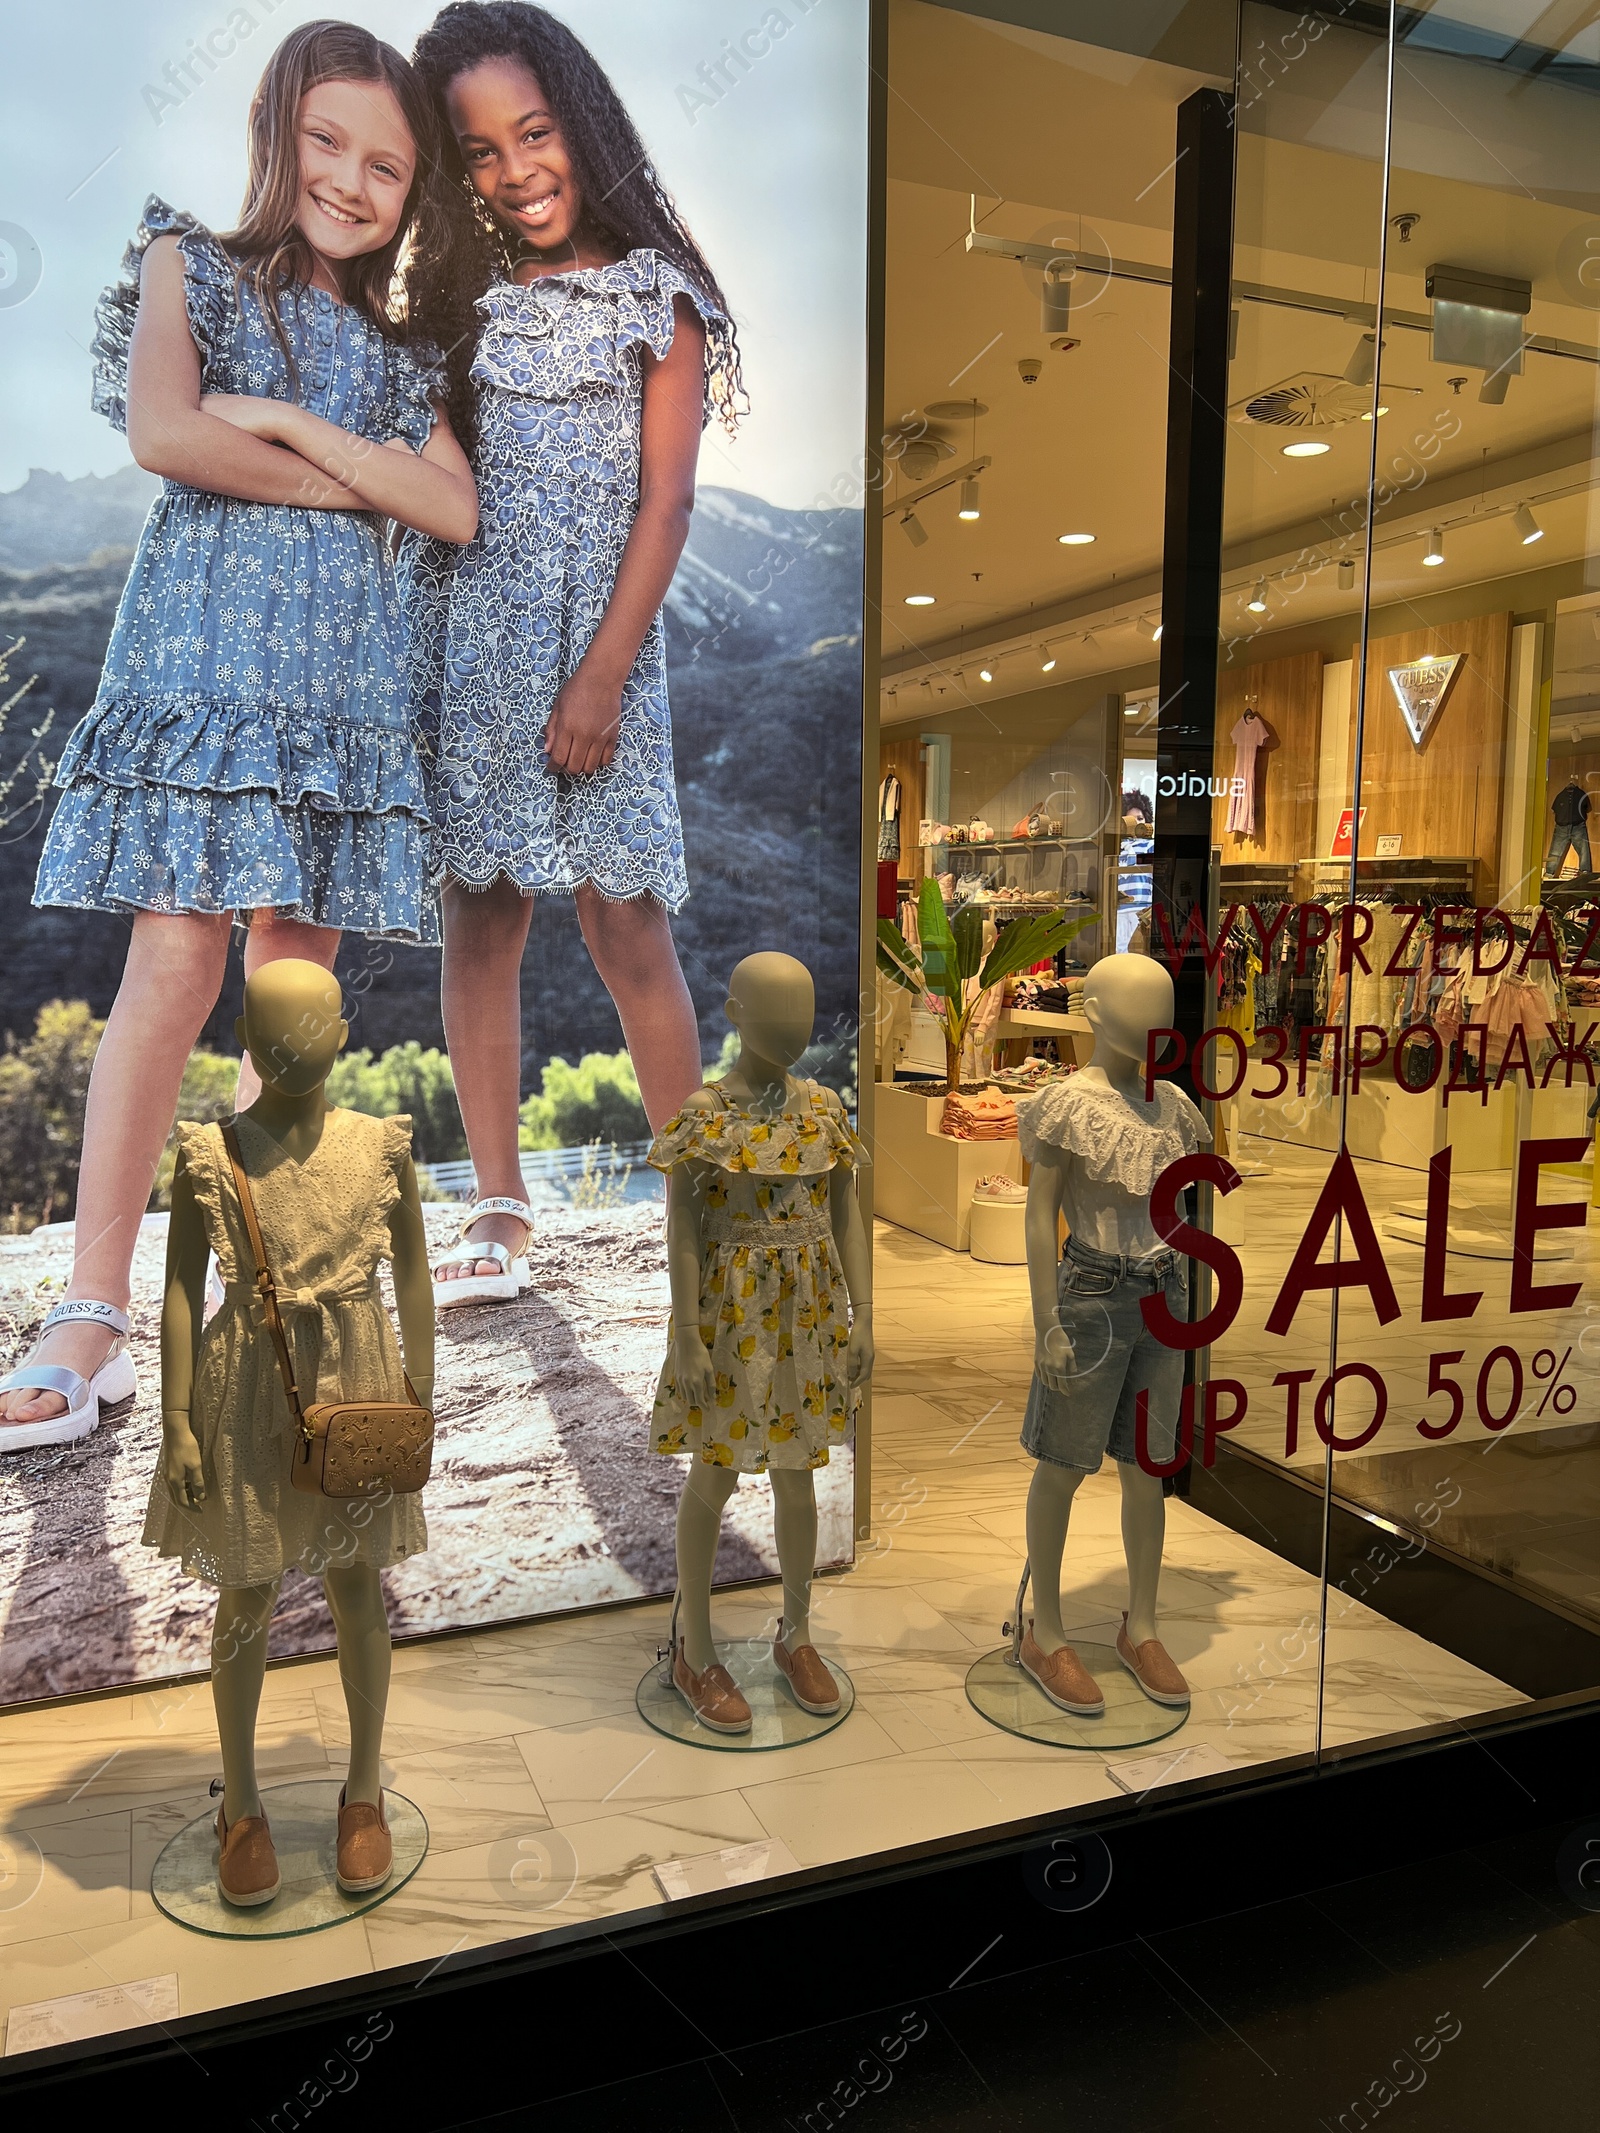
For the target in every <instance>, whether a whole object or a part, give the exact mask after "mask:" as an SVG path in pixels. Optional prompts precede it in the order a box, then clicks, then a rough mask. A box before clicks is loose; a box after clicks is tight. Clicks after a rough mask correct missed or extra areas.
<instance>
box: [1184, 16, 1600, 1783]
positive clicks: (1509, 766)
mask: <svg viewBox="0 0 1600 2133" xmlns="http://www.w3.org/2000/svg"><path fill="white" fill-rule="evenodd" d="M1533 13H1534V11H1532V10H1530V9H1528V8H1526V7H1517V6H1506V7H1497V6H1482V7H1476V8H1471V9H1465V8H1463V9H1454V10H1450V9H1447V10H1435V11H1433V12H1432V13H1430V14H1428V15H1426V16H1412V15H1406V16H1403V17H1401V18H1399V22H1398V26H1397V28H1396V29H1395V32H1394V37H1393V42H1392V44H1391V42H1390V40H1389V39H1388V38H1386V37H1385V36H1382V35H1374V34H1370V33H1367V32H1364V31H1361V30H1358V29H1353V28H1348V27H1343V26H1338V25H1333V24H1328V23H1323V24H1321V25H1320V26H1319V32H1318V35H1317V36H1316V38H1315V41H1312V40H1310V39H1308V38H1306V37H1304V36H1303V35H1291V34H1290V28H1291V25H1290V23H1289V21H1288V18H1286V16H1285V14H1284V13H1283V12H1282V11H1280V10H1277V9H1273V8H1266V7H1246V8H1245V9H1244V11H1243V29H1244V34H1243V37H1242V42H1241V50H1242V53H1243V54H1244V56H1245V57H1244V66H1243V71H1242V74H1241V93H1240V113H1239V142H1238V186H1237V201H1236V252H1235V266H1234V311H1235V319H1236V340H1235V348H1234V362H1233V367H1232V372H1231V382H1230V395H1229V398H1230V405H1229V433H1228V434H1229V442H1228V525H1227V540H1228V555H1227V568H1226V570H1225V573H1224V586H1223V607H1222V632H1223V651H1222V657H1221V662H1220V670H1219V689H1218V703H1217V723H1216V772H1217V776H1216V779H1215V781H1214V790H1215V791H1216V794H1217V797H1216V799H1215V801H1214V821H1213V843H1214V856H1215V861H1216V872H1217V911H1216V932H1215V934H1214V935H1213V937H1212V942H1211V946H1212V950H1213V952H1214V954H1215V956H1216V963H1215V980H1216V996H1215V997H1216V1002H1217V1012H1216V1022H1215V1027H1216V1030H1217V1032H1218V1034H1217V1035H1216V1036H1215V1037H1214V1038H1213V1039H1212V1040H1211V1041H1210V1042H1209V1043H1208V1045H1207V1047H1206V1050H1207V1054H1208V1056H1207V1059H1206V1062H1205V1066H1204V1069H1203V1072H1204V1074H1205V1076H1206V1078H1207V1080H1208V1081H1209V1083H1210V1084H1211V1086H1212V1087H1214V1088H1215V1089H1216V1090H1218V1091H1219V1092H1220V1093H1221V1100H1220V1101H1219V1102H1218V1103H1217V1105H1216V1112H1217V1117H1218V1120H1219V1123H1220V1125H1221V1128H1222V1132H1223V1133H1224V1134H1225V1136H1226V1145H1227V1151H1228V1153H1229V1155H1230V1158H1231V1160H1232V1162H1233V1164H1234V1167H1235V1169H1236V1170H1237V1172H1238V1173H1239V1176H1240V1179H1241V1182H1240V1184H1239V1186H1238V1187H1237V1188H1235V1189H1233V1190H1230V1191H1228V1192H1227V1193H1226V1194H1221V1193H1219V1194H1218V1196H1217V1203H1216V1213H1215V1223H1216V1228H1217V1231H1218V1235H1219V1238H1220V1239H1221V1240H1223V1241H1224V1242H1225V1243H1226V1244H1227V1245H1228V1247H1229V1248H1230V1251H1231V1253H1232V1254H1234V1255H1236V1258H1237V1263H1238V1265H1239V1268H1240V1270H1241V1272H1242V1275H1243V1292H1242V1298H1241V1300H1240V1302H1239V1306H1238V1309H1237V1313H1236V1315H1235V1316H1234V1317H1233V1319H1232V1322H1231V1324H1230V1325H1229V1327H1228V1329H1227V1331H1226V1333H1225V1334H1224V1335H1223V1336H1222V1337H1221V1338H1220V1339H1218V1341H1217V1342H1216V1343H1215V1345H1214V1347H1213V1349H1212V1352H1211V1358H1210V1371H1211V1381H1212V1389H1213V1398H1214V1399H1215V1401H1216V1403H1217V1405H1218V1406H1219V1407H1220V1409H1221V1410H1222V1411H1223V1412H1224V1413H1225V1414H1226V1413H1227V1412H1229V1411H1230V1410H1233V1409H1237V1420H1236V1421H1235V1422H1234V1423H1233V1424H1232V1425H1231V1426H1230V1427H1229V1428H1228V1431H1227V1435H1226V1439H1225V1443H1226V1450H1225V1451H1224V1452H1220V1453H1219V1455H1218V1462H1217V1466H1216V1467H1215V1469H1214V1470H1213V1472H1212V1474H1211V1475H1210V1476H1208V1477H1203V1478H1202V1480H1201V1484H1200V1489H1199V1494H1200V1496H1201V1498H1202V1499H1203V1500H1212V1499H1213V1498H1214V1497H1215V1496H1216V1495H1217V1494H1218V1493H1219V1492H1220V1491H1221V1490H1222V1489H1223V1488H1227V1489H1231V1490H1232V1491H1233V1492H1234V1493H1235V1495H1236V1497H1237V1498H1239V1499H1240V1500H1241V1501H1242V1502H1243V1503H1246V1504H1248V1505H1249V1507H1250V1508H1249V1510H1248V1511H1247V1512H1243V1513H1241V1522H1242V1523H1244V1524H1246V1525H1248V1524H1249V1523H1250V1522H1251V1520H1252V1519H1261V1520H1266V1519H1269V1518H1270V1517H1272V1516H1273V1515H1274V1513H1275V1512H1276V1514H1277V1515H1287V1517H1288V1518H1289V1520H1290V1522H1291V1523H1293V1522H1294V1520H1295V1512H1296V1504H1297V1499H1296V1495H1295V1492H1293V1491H1291V1492H1290V1493H1289V1494H1288V1495H1285V1493H1284V1492H1283V1490H1282V1488H1281V1487H1278V1488H1277V1489H1276V1493H1274V1490H1273V1487H1272V1486H1271V1485H1269V1477H1271V1478H1272V1479H1273V1480H1275V1481H1276V1482H1277V1483H1281V1482H1282V1480H1283V1479H1284V1478H1285V1477H1287V1478H1288V1479H1289V1480H1291V1481H1292V1482H1294V1483H1296V1484H1299V1485H1300V1494H1299V1498H1298V1502H1299V1506H1300V1508H1301V1509H1302V1510H1303V1507H1304V1504H1305V1501H1306V1500H1307V1499H1308V1498H1310V1499H1312V1500H1314V1501H1315V1502H1316V1505H1317V1509H1318V1510H1319V1511H1320V1512H1322V1513H1324V1514H1325V1515H1324V1517H1323V1521H1322V1526H1321V1530H1320V1531H1318V1532H1315V1533H1312V1532H1311V1531H1310V1530H1309V1528H1307V1527H1306V1524H1305V1521H1304V1519H1303V1518H1302V1519H1301V1521H1300V1528H1301V1530H1302V1533H1303V1545H1305V1546H1314V1547H1315V1548H1316V1549H1317V1551H1318V1552H1319V1553H1322V1554H1324V1555H1325V1560H1326V1562H1327V1566H1328V1576H1329V1588H1328V1593H1327V1612H1326V1618H1325V1627H1324V1631H1323V1633H1322V1636H1321V1649H1320V1667H1321V1671H1322V1674H1323V1677H1324V1691H1325V1693H1324V1699H1323V1704H1322V1709H1321V1727H1322V1737H1323V1739H1324V1740H1327V1741H1336V1740H1339V1739H1349V1738H1360V1737H1365V1736H1367V1735H1370V1734H1373V1733H1377V1732H1383V1731H1388V1730H1391V1729H1394V1728H1399V1727H1402V1726H1405V1725H1408V1724H1416V1723H1419V1722H1422V1721H1424V1720H1425V1719H1427V1720H1439V1719H1446V1718H1449V1717H1452V1716H1458V1715H1460V1714H1462V1713H1463V1712H1465V1711H1467V1710H1469V1709H1473V1708H1483V1707H1484V1699H1485V1698H1487V1699H1488V1700H1490V1701H1492V1702H1499V1703H1511V1702H1514V1701H1515V1700H1516V1699H1517V1697H1518V1696H1519V1695H1521V1694H1541V1693H1549V1692H1552V1691H1554V1690H1558V1689H1565V1690H1570V1689H1577V1688H1586V1687H1590V1686H1592V1685H1593V1684H1594V1683H1595V1682H1596V1680H1597V1679H1600V1642H1596V1641H1595V1632H1597V1631H1600V1604H1597V1603H1600V1549H1597V1529H1596V1524H1595V1515H1594V1509H1593V1495H1594V1487H1595V1481H1594V1475H1595V1472H1596V1469H1595V1467H1594V1463H1593V1462H1594V1461H1595V1459H1596V1456H1597V1453H1596V1447H1595V1437H1596V1426H1595V1423H1594V1420H1593V1416H1594V1413H1595V1403H1596V1398H1597V1394H1600V1386H1597V1384H1596V1375H1595V1371H1596V1358H1595V1357H1594V1355H1593V1354H1592V1353H1591V1351H1592V1350H1593V1347H1594V1343H1593V1341H1592V1340H1588V1339H1587V1337H1586V1336H1587V1327H1588V1324H1589V1310H1591V1309H1592V1304H1591V1302H1590V1290H1589V1283H1590V1280H1591V1278H1592V1274H1591V1252H1592V1246H1591V1245H1590V1243H1589V1241H1588V1239H1589V1215H1588V1211H1589V1206H1590V1203H1591V1199H1592V1180H1593V1115H1592V1114H1593V1108H1594V1102H1595V1087H1594V1084H1595V1079H1596V1077H1595V1071H1594V1063H1595V1053H1594V1045H1593V1043H1592V1041H1591V1040H1592V1035H1593V1030H1594V1024H1595V1016H1594V1014H1593V1012H1592V1010H1591V1008H1590V1002H1591V1000H1592V999H1593V998H1595V997H1597V996H1600V983H1597V981H1600V964H1597V963H1596V962H1595V959H1594V957H1593V954H1592V948H1593V941H1592V939H1591V938H1590V936H1591V934H1592V933H1593V931H1594V930H1595V928H1596V922H1597V920H1600V897H1597V885H1596V879H1595V874H1594V871H1593V865H1592V861H1593V853H1592V850H1591V847H1590V844H1589V827H1588V818H1589V811H1590V792H1591V789H1592V786H1593V784H1594V783H1595V779H1596V772H1597V771H1600V756H1597V755H1596V754H1595V753H1594V750H1595V748H1596V745H1597V743H1596V742H1595V741H1594V739H1593V738H1592V737H1591V734H1590V728H1591V727H1592V726H1593V725H1594V723H1595V719H1594V714H1593V712H1592V710H1591V709H1590V706H1591V704H1592V702H1593V700H1594V698H1593V676H1594V672H1595V669H1596V666H1597V664H1600V661H1597V656H1596V645H1597V638H1596V634H1595V626H1594V622H1593V613H1594V609H1595V607H1596V605H1597V598H1596V592H1595V586H1596V564H1595V561H1594V553H1593V548H1594V543H1593V532H1592V516H1593V478H1592V477H1593V468H1592V460H1593V435H1594V422H1595V413H1596V389H1597V383H1600V351H1597V347H1596V333H1595V322H1596V311H1597V308H1600V288H1597V287H1593V286H1591V283H1592V282H1593V281H1594V280H1595V279H1596V277H1595V275H1594V273H1593V271H1592V269H1591V267H1590V264H1589V262H1590V260H1591V258H1592V257H1593V256H1594V255H1595V254H1596V252H1597V251H1600V235H1597V233H1600V220H1597V212H1600V128H1597V126H1596V118H1597V115H1600V103H1597V100H1596V89H1597V86H1600V69H1597V66H1596V61H1597V60H1600V47H1597V46H1596V42H1595V34H1594V31H1593V29H1592V28H1588V29H1582V30H1580V31H1578V32H1577V33H1576V34H1575V36H1574V39H1573V41H1572V42H1570V43H1568V44H1566V45H1565V46H1561V45H1560V44H1559V39H1557V40H1556V42H1553V43H1552V42H1547V41H1546V40H1547V39H1549V38H1550V36H1551V34H1552V33H1551V25H1550V23H1549V22H1548V21H1544V20H1542V19H1541V20H1540V21H1539V22H1535V21H1534V20H1533V19H1532V17H1533ZM1222 1388H1226V1389H1225V1390H1224V1389H1222ZM1351 1514H1354V1516H1352V1515H1351ZM1424 1556H1427V1557H1428V1558H1429V1563H1430V1570H1431V1573H1432V1574H1431V1575H1430V1576H1429V1577H1427V1578H1423V1577H1421V1576H1419V1575H1418V1574H1417V1565H1418V1564H1419V1562H1420V1561H1421V1560H1422V1558H1423V1557H1424ZM1399 1623H1408V1624H1410V1625H1411V1626H1412V1627H1416V1626H1418V1625H1419V1624H1423V1625H1424V1626H1425V1627H1426V1629H1427V1633H1428V1635H1429V1636H1430V1637H1431V1638H1432V1639H1433V1640H1434V1642H1435V1646H1436V1656H1435V1658H1434V1660H1433V1662H1432V1671H1431V1672H1430V1673H1429V1674H1428V1676H1427V1679H1426V1682H1425V1684H1424V1685H1423V1693H1421V1694H1420V1698H1419V1696H1417V1695H1412V1696H1409V1697H1406V1696H1401V1697H1396V1696H1395V1695H1394V1693H1393V1686H1392V1684H1389V1683H1386V1684H1384V1685H1382V1686H1381V1687H1380V1686H1379V1676H1380V1675H1381V1673H1382V1660H1383V1654H1384V1651H1385V1647H1386V1640H1387V1639H1391V1638H1392V1637H1393V1635H1394V1631H1395V1626H1396V1624H1399ZM1496 1684H1498V1685H1499V1688H1498V1692H1496Z"/></svg>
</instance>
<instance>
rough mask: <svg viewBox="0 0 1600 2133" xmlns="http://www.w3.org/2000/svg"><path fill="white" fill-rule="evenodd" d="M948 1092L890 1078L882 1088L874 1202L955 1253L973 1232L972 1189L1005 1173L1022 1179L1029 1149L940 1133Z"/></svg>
mask: <svg viewBox="0 0 1600 2133" xmlns="http://www.w3.org/2000/svg"><path fill="white" fill-rule="evenodd" d="M943 1114H944V1093H943V1091H942V1090H941V1091H940V1092H939V1093H938V1094H937V1095H935V1096H928V1095H924V1094H923V1092H922V1091H921V1090H920V1089H912V1088H905V1087H901V1086H898V1085H896V1084H895V1083H893V1082H887V1081H882V1082H879V1083H878V1086H877V1090H876V1112H875V1132H874V1140H875V1146H874V1148H873V1181H872V1206H873V1212H874V1213H875V1214H878V1215H881V1216H882V1217H883V1219H884V1220H885V1221H886V1222H898V1223H899V1225H900V1227H901V1228H902V1229H909V1230H914V1231H915V1232H916V1234H917V1235H918V1236H919V1237H931V1238H932V1239H933V1241H934V1243H935V1244H944V1245H948V1246H949V1248H950V1250H951V1251H953V1252H964V1251H966V1249H967V1247H968V1244H969V1242H970V1237H971V1224H970V1212H971V1207H972V1188H973V1187H974V1186H975V1185H976V1184H977V1182H978V1180H979V1178H981V1177H985V1176H989V1175H992V1174H993V1173H994V1172H996V1171H999V1172H1001V1173H1003V1174H1004V1175H1005V1176H1006V1177H1010V1178H1021V1176H1022V1150H1021V1149H1020V1148H1019V1147H1018V1145H1017V1143H1016V1141H1015V1140H1005V1141H958V1140H951V1139H949V1138H947V1137H946V1136H945V1135H944V1134H942V1133H941V1132H940V1131H939V1120H940V1118H941V1117H942V1116H943Z"/></svg>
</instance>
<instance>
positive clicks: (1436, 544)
mask: <svg viewBox="0 0 1600 2133" xmlns="http://www.w3.org/2000/svg"><path fill="white" fill-rule="evenodd" d="M1422 560H1423V562H1424V563H1426V564H1427V566H1428V568H1429V569H1430V570H1437V569H1438V567H1439V565H1440V564H1441V563H1442V562H1443V561H1444V534H1443V532H1442V530H1441V529H1440V528H1439V527H1438V526H1435V527H1434V529H1433V531H1432V532H1431V533H1430V534H1429V535H1428V546H1427V549H1426V551H1425V552H1424V554H1423V558H1422Z"/></svg>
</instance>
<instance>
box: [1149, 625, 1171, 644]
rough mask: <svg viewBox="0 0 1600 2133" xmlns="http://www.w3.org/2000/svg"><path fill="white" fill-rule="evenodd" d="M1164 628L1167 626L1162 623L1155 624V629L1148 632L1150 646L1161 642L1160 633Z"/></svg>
mask: <svg viewBox="0 0 1600 2133" xmlns="http://www.w3.org/2000/svg"><path fill="white" fill-rule="evenodd" d="M1166 626H1167V625H1166V624H1165V623H1164V622H1158V623H1157V624H1156V626H1155V628H1154V629H1153V630H1152V631H1151V632H1150V642H1151V643H1152V644H1159V643H1160V642H1161V632H1162V631H1163V630H1164V629H1165V628H1166Z"/></svg>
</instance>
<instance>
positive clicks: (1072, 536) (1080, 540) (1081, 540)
mask: <svg viewBox="0 0 1600 2133" xmlns="http://www.w3.org/2000/svg"><path fill="white" fill-rule="evenodd" d="M1056 539H1057V540H1058V541H1059V542H1060V543H1061V545H1062V547H1063V548H1088V547H1091V546H1092V545H1093V543H1094V535H1093V534H1092V533H1058V534H1057V535H1056Z"/></svg>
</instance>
